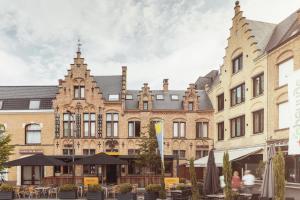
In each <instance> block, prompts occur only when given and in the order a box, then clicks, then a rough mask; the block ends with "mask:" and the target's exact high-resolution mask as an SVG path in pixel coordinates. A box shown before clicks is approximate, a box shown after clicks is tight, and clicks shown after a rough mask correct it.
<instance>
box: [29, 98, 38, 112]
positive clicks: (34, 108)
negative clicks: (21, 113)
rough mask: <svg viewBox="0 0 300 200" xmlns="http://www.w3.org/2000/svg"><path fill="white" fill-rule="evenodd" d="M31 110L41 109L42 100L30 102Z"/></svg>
mask: <svg viewBox="0 0 300 200" xmlns="http://www.w3.org/2000/svg"><path fill="white" fill-rule="evenodd" d="M29 109H30V110H37V109H40V100H30V102H29Z"/></svg>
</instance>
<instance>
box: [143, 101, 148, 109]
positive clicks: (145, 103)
mask: <svg viewBox="0 0 300 200" xmlns="http://www.w3.org/2000/svg"><path fill="white" fill-rule="evenodd" d="M143 110H148V101H143Z"/></svg>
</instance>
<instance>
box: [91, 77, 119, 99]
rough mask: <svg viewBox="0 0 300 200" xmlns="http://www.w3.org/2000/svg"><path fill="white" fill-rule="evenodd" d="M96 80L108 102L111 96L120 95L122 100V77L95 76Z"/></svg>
mask: <svg viewBox="0 0 300 200" xmlns="http://www.w3.org/2000/svg"><path fill="white" fill-rule="evenodd" d="M94 80H95V81H96V82H97V86H98V87H99V88H100V91H101V92H102V94H103V97H104V98H105V99H106V100H108V95H109V94H119V95H120V98H121V91H122V76H94Z"/></svg>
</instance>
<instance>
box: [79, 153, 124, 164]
mask: <svg viewBox="0 0 300 200" xmlns="http://www.w3.org/2000/svg"><path fill="white" fill-rule="evenodd" d="M75 164H76V165H126V164H128V163H127V162H126V161H124V160H121V159H119V158H116V157H114V156H110V155H107V154H106V153H99V154H96V155H92V156H88V157H85V158H82V159H80V160H77V161H75Z"/></svg>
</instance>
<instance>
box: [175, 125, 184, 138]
mask: <svg viewBox="0 0 300 200" xmlns="http://www.w3.org/2000/svg"><path fill="white" fill-rule="evenodd" d="M173 137H174V138H179V137H180V138H182V137H185V122H173Z"/></svg>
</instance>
